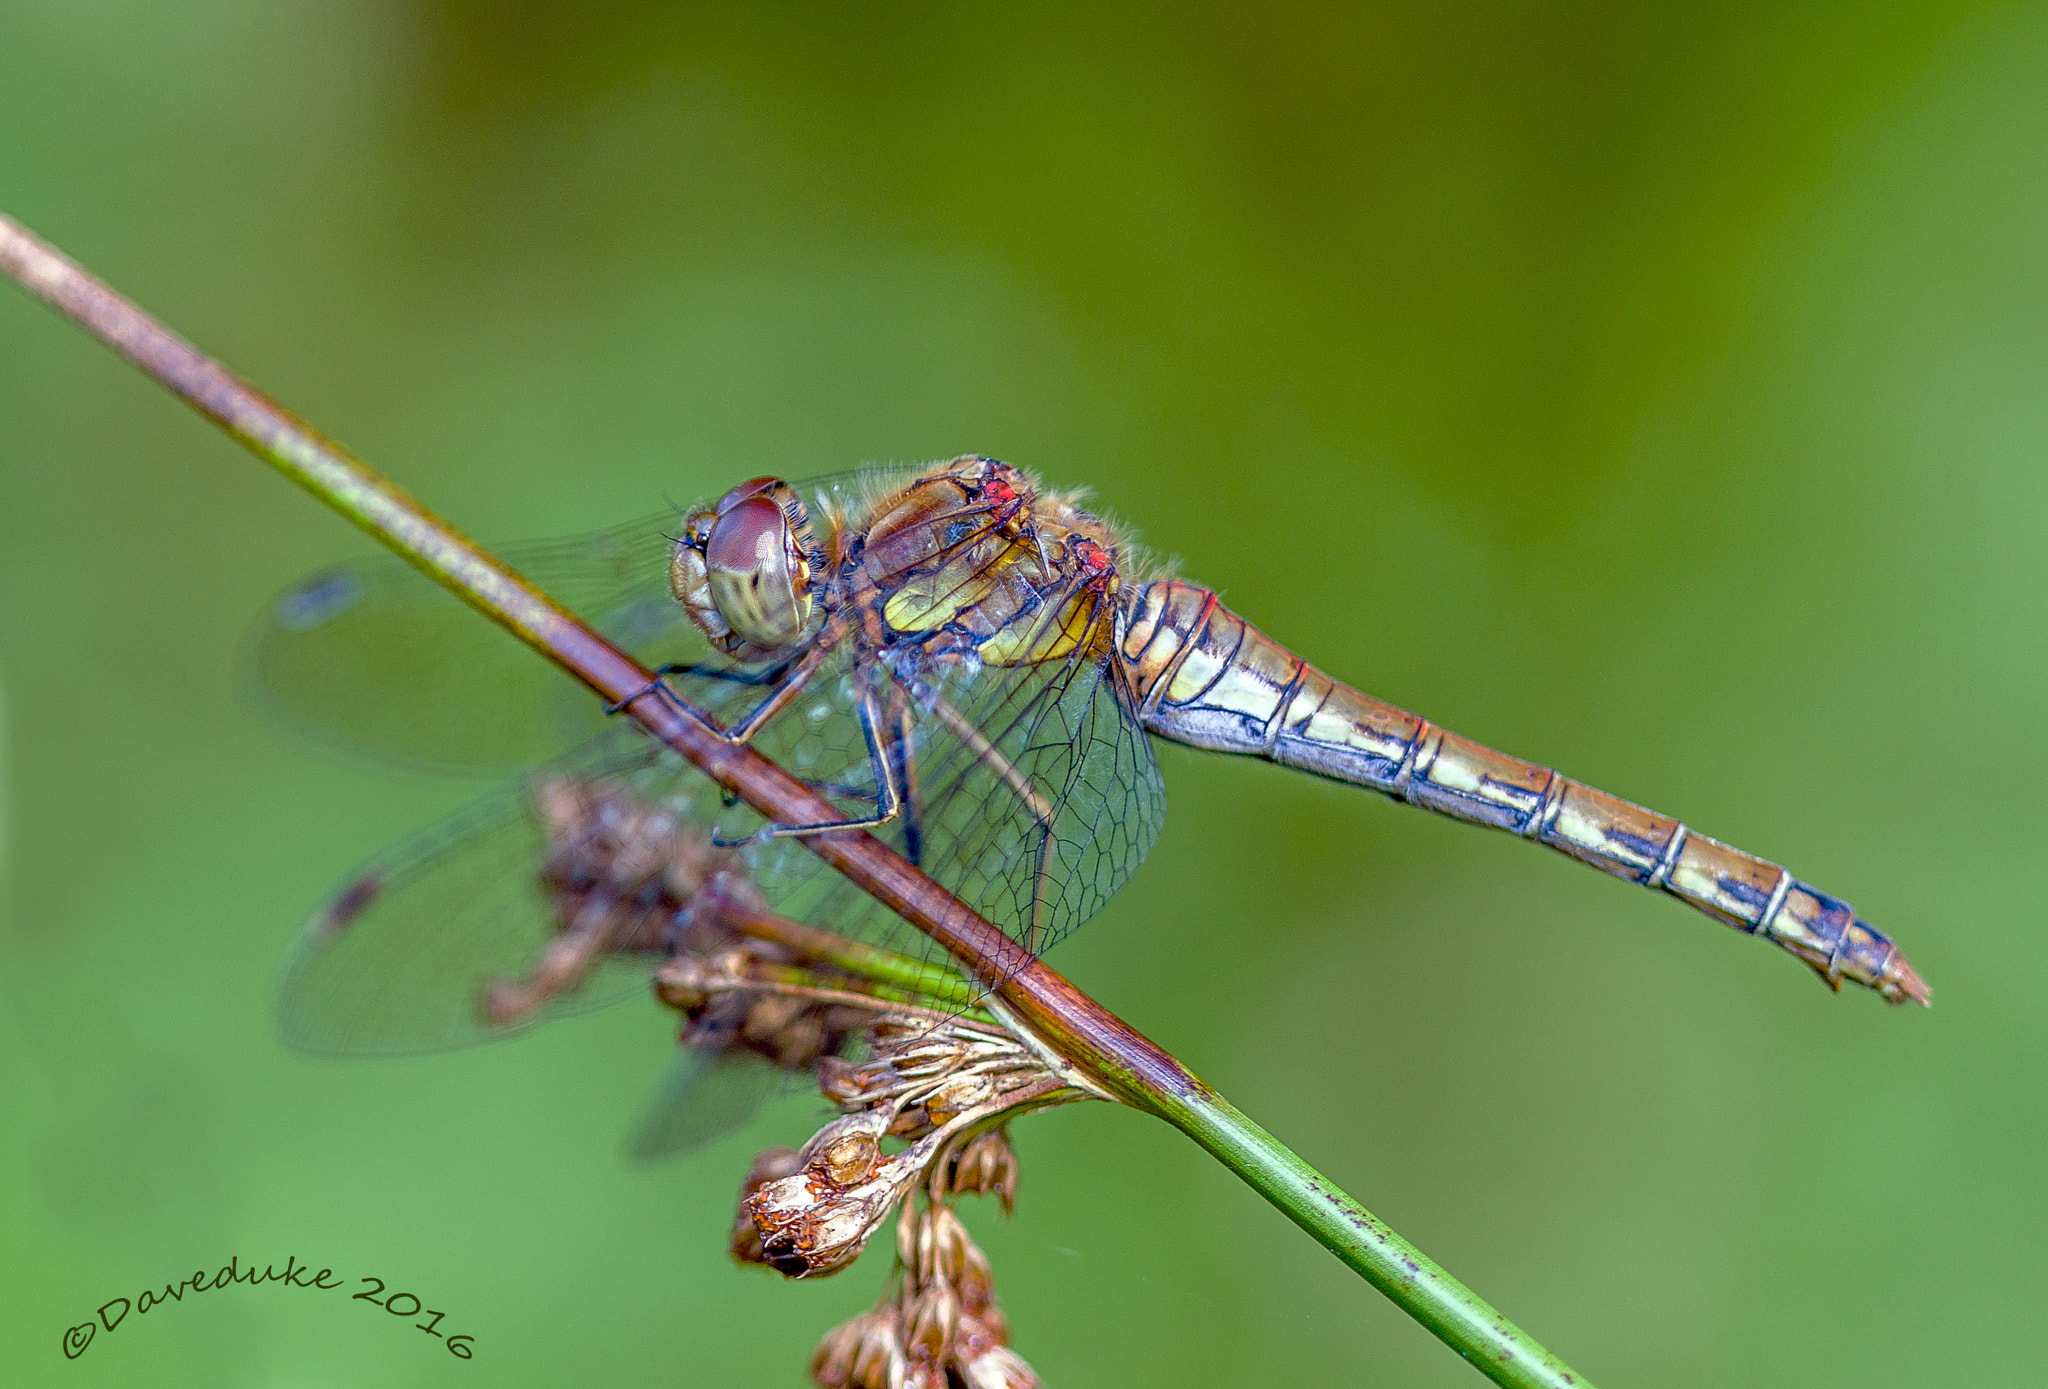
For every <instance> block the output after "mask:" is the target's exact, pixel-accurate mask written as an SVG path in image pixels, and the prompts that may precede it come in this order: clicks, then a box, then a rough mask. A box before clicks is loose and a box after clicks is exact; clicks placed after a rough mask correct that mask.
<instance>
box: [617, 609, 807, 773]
mask: <svg viewBox="0 0 2048 1389" xmlns="http://www.w3.org/2000/svg"><path fill="white" fill-rule="evenodd" d="M839 635H840V630H839V629H835V628H831V627H828V628H826V629H825V630H824V631H822V632H820V633H819V634H818V637H817V639H816V640H815V641H813V642H812V643H811V645H810V647H809V648H808V649H807V650H805V652H804V653H803V655H801V656H799V657H797V659H796V660H794V661H792V662H789V663H787V664H785V665H783V666H781V667H780V668H778V670H776V671H766V672H763V673H762V674H761V675H760V676H757V677H751V678H750V677H748V676H747V675H746V674H745V673H743V672H739V671H728V672H713V671H711V670H709V669H707V668H705V667H702V666H698V665H672V666H663V667H662V668H661V670H660V671H658V672H656V676H655V679H654V680H653V681H652V682H651V683H649V684H648V685H646V686H644V687H642V688H641V689H638V690H635V691H634V692H633V693H632V694H629V695H627V696H626V697H625V698H624V699H621V700H617V701H615V702H613V703H611V704H607V705H605V707H604V709H605V712H606V713H607V714H616V713H618V712H619V711H620V710H622V709H624V708H625V707H626V706H627V705H629V704H631V703H632V702H633V701H634V700H636V699H640V698H642V697H643V696H645V695H650V694H651V695H655V696H657V697H658V698H662V699H666V700H667V701H668V703H669V705H670V706H671V707H672V708H674V709H676V710H677V711H678V712H679V713H681V714H682V715H683V716H684V717H685V718H688V719H689V720H691V721H692V722H693V723H695V724H697V725H698V726H699V727H700V728H702V729H703V730H704V731H705V732H707V733H709V734H710V735H711V736H712V737H714V738H716V739H718V740H719V741H720V742H722V743H732V744H736V745H739V744H745V743H748V742H751V741H752V740H753V737H754V735H755V734H757V733H759V732H760V731H761V729H762V728H763V727H764V726H765V725H766V724H767V722H768V721H769V720H770V719H772V718H774V717H775V716H776V715H777V714H779V713H781V712H782V711H783V710H784V709H786V708H788V707H789V703H790V701H791V700H793V699H795V698H796V697H797V696H798V695H799V694H801V693H802V692H803V690H804V687H805V686H806V685H808V684H809V683H810V679H811V677H812V676H813V675H815V674H817V673H818V667H819V666H820V665H822V664H824V661H825V658H826V657H827V656H829V655H831V654H832V649H833V647H835V646H837V645H838V639H839ZM681 674H691V675H705V674H712V675H714V677H715V678H720V679H730V680H731V682H732V683H734V684H741V685H761V684H767V683H769V681H770V680H774V679H776V677H777V676H779V677H780V678H779V680H777V682H776V684H775V686H774V688H773V689H771V690H770V691H769V692H768V695H767V697H766V698H765V699H763V700H762V701H761V702H760V703H759V704H757V705H755V706H754V707H753V708H752V709H750V710H748V711H747V713H746V714H745V715H744V716H742V717H741V719H740V720H739V722H738V723H735V724H733V725H732V727H730V728H721V727H719V726H718V724H717V723H716V722H714V721H713V720H711V719H709V718H707V717H705V716H704V715H703V714H702V713H700V712H698V711H697V709H696V708H694V707H693V706H692V705H691V704H690V702H689V701H688V700H686V699H684V698H682V697H681V696H680V695H678V694H676V692H675V691H674V690H671V689H670V688H669V687H668V686H667V685H666V684H665V683H663V681H662V679H661V676H662V675H681Z"/></svg>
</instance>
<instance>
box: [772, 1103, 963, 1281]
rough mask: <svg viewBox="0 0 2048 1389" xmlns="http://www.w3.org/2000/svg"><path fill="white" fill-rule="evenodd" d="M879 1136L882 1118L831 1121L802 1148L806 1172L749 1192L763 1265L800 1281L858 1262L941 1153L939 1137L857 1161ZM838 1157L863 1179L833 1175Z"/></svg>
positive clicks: (877, 1145)
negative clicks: (936, 1153)
mask: <svg viewBox="0 0 2048 1389" xmlns="http://www.w3.org/2000/svg"><path fill="white" fill-rule="evenodd" d="M881 1133H882V1116H880V1115H875V1114H851V1115H848V1116H846V1117H845V1118H843V1119H837V1120H834V1121H833V1122H832V1123H830V1124H827V1125H826V1126H825V1127H824V1128H823V1129H820V1130H819V1131H818V1132H817V1133H816V1134H815V1135H813V1136H812V1138H811V1141H810V1142H809V1143H807V1144H805V1145H804V1149H803V1153H802V1156H803V1159H804V1165H803V1167H802V1168H801V1170H799V1171H796V1172H793V1173H791V1174H790V1175H788V1176H785V1177H781V1178H779V1179H777V1180H774V1181H769V1182H764V1183H762V1184H761V1185H760V1186H758V1187H756V1188H754V1189H753V1190H751V1191H749V1192H747V1193H746V1195H745V1196H744V1197H743V1198H742V1199H741V1201H740V1209H741V1211H742V1212H743V1213H745V1214H746V1215H747V1216H748V1217H749V1218H750V1219H751V1220H752V1221H753V1222H754V1224H755V1226H756V1227H758V1229H759V1230H760V1232H761V1252H762V1261H763V1262H765V1263H767V1264H768V1265H769V1266H770V1267H772V1268H775V1269H778V1270H779V1271H781V1272H782V1273H784V1274H785V1275H787V1276H789V1277H791V1278H803V1277H807V1276H811V1275H817V1274H827V1273H837V1272H838V1271H839V1270H840V1269H842V1268H844V1267H846V1266H847V1265H848V1264H850V1263H852V1262H853V1261H854V1259H856V1258H857V1257H859V1255H860V1251H861V1250H862V1249H864V1248H866V1247H867V1242H868V1237H869V1236H870V1235H872V1234H873V1233H874V1232H875V1230H876V1228H877V1227H878V1226H880V1225H881V1223H882V1222H883V1221H884V1220H886V1219H887V1218H888V1216H889V1212H890V1211H891V1210H893V1209H895V1206H896V1203H897V1202H898V1201H899V1200H901V1199H902V1198H903V1195H904V1193H905V1192H907V1191H909V1190H910V1188H911V1187H912V1186H913V1185H915V1184H916V1182H917V1180H918V1178H919V1177H920V1176H922V1175H923V1173H924V1169H925V1166H926V1164H927V1163H929V1162H930V1161H931V1159H932V1155H933V1152H934V1151H935V1149H936V1148H937V1140H936V1139H927V1140H926V1141H924V1142H922V1143H917V1144H913V1145H912V1146H911V1147H909V1148H907V1149H905V1150H904V1151H903V1152H900V1153H898V1154H896V1155H895V1156H894V1157H889V1158H881V1159H880V1160H877V1161H869V1162H865V1163H862V1162H859V1161H858V1160H857V1159H858V1158H859V1157H861V1156H863V1155H865V1154H866V1153H870V1152H878V1151H879V1148H880V1142H881ZM834 1157H838V1158H841V1159H855V1160H852V1161H845V1162H842V1163H840V1164H838V1165H839V1166H840V1170H842V1171H846V1172H854V1171H858V1172H859V1174H860V1175H859V1176H858V1178H857V1179H855V1180H852V1181H841V1180H839V1179H838V1178H837V1177H835V1176H834V1167H835V1163H834V1161H833V1159H834Z"/></svg>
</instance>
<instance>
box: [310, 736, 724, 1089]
mask: <svg viewBox="0 0 2048 1389" xmlns="http://www.w3.org/2000/svg"><path fill="white" fill-rule="evenodd" d="M652 754H653V748H652V745H651V744H649V743H648V742H647V740H646V739H644V738H640V737H638V736H636V735H635V734H634V733H633V732H632V730H630V729H624V728H622V729H620V730H617V731H615V732H614V733H612V734H609V735H607V736H606V737H604V738H602V739H600V740H598V741H596V742H594V743H593V744H591V745H590V746H589V747H587V748H585V749H582V750H580V751H579V752H578V753H577V754H576V755H575V756H573V757H571V758H568V759H563V760H562V761H561V762H559V763H557V764H554V766H553V767H552V768H551V769H550V770H551V771H554V772H557V773H560V774H564V775H575V776H583V777H590V776H625V777H628V778H633V777H638V778H641V779H643V780H644V779H645V778H646V777H647V775H648V773H649V771H650V770H653V764H654V763H655V761H656V759H655V758H654V757H653V755H652ZM657 779H658V780H660V781H662V782H664V783H666V782H671V781H673V774H672V770H671V769H670V768H666V767H663V768H660V769H659V771H658V773H657ZM707 785H708V783H707ZM650 789H655V788H650ZM546 856H547V840H546V835H545V832H544V830H543V829H542V827H541V825H540V823H539V820H538V817H537V816H536V813H535V810H534V807H533V804H532V800H531V796H530V793H529V787H528V784H527V783H524V782H522V783H519V784H517V785H515V786H513V787H511V788H510V789H508V790H505V791H502V792H499V793H496V794H493V795H491V796H488V797H486V798H484V799H483V800H481V801H478V802H477V803H475V804H474V805H472V806H469V807H467V808H466V809H464V810H461V811H458V812H457V813H456V814H454V815H452V816H450V817H449V818H448V819H446V820H443V821H441V822H440V823H439V824H436V825H433V826H431V827H429V828H428V829H426V830H424V831H422V832H421V833H420V834H417V835H415V836H413V837H412V838H410V839H406V840H403V841H401V842H400V843H398V844H396V845H394V846H393V847H392V848H390V849H388V850H386V851H385V852H384V853H382V854H380V855H379V856H378V857H377V858H375V859H373V860H372V861H371V862H370V863H368V864H366V865H364V867H363V868H362V869H361V870H360V871H359V872H358V873H356V874H355V875H354V876H353V877H351V878H350V879H349V881H348V883H347V884H346V885H345V886H344V887H343V888H342V889H341V890H340V891H339V892H337V893H336V894H335V896H334V897H333V898H332V899H331V900H330V901H329V902H328V903H327V904H326V905H325V906H323V907H322V908H321V909H320V910H319V911H318V912H316V913H315V914H314V915H313V917H312V919H311V920H310V921H308V922H307V924H306V926H305V928H304V929H303V931H302V932H301V934H300V937H299V940H298V942H297V943H296V945H295V946H294V948H293V950H292V952H291V954H290V955H289V957H288V958H287V960H286V963H285V970H284V977H283V980H282V982H281V984H280V986H279V993H278V1011H277V1022H278V1029H279V1031H280V1033H281V1034H282V1036H283V1038H284V1040H285V1041H286V1042H287V1043H289V1044H290V1045H291V1046H293V1047H295V1048H297V1049H299V1050H301V1051H307V1052H312V1053H315V1054H320V1055H330V1056H393V1055H406V1054H412V1053H418V1052H428V1051H440V1050H445V1049H448V1048H451V1047H459V1046H467V1045H471V1044H473V1043H477V1042H483V1041H489V1040H492V1039H495V1038H497V1037H502V1036H505V1035H508V1034H509V1033H511V1032H515V1031H518V1030H520V1029H521V1028H523V1027H524V1026H527V1025H530V1024H531V1023H532V1022H534V1021H539V1020H540V1019H542V1018H547V1017H554V1016H559V1015H560V1014H562V1013H565V1012H576V1011H581V1010H583V1009H587V1008H593V1007H598V1006H601V1005H603V1004H605V1003H609V1002H612V1001H614V1000H616V999H618V998H622V997H624V996H625V995H626V994H628V993H631V992H634V991H635V990H636V989H644V987H645V972H644V970H639V969H635V968H633V967H631V966H630V965H628V964H627V963H625V962H623V961H618V960H615V959H614V960H607V961H604V962H602V963H600V964H599V965H598V967H597V968H596V970H594V971H593V972H592V974H591V975H590V976H589V977H587V978H585V979H584V981H583V983H582V985H581V987H580V988H578V989H577V990H576V991H575V992H574V993H572V994H570V995H567V996H565V997H562V998H559V999H556V1000H554V1001H553V1002H552V1003H550V1004H548V1005H547V1006H546V1007H545V1008H543V1009H542V1010H540V1012H538V1013H537V1014H536V1015H535V1016H534V1017H533V1018H531V1019H528V1020H527V1021H526V1022H525V1023H520V1024H514V1025H511V1026H495V1025H492V1024H489V1023H487V1022H485V1021H484V1018H483V1014H482V1010H481V1000H482V994H483V991H484V989H485V988H487V987H488V986H489V985H490V984H491V983H492V982H493V980H495V979H498V978H515V977H518V976H521V975H524V974H526V973H527V972H528V971H529V970H530V969H531V968H532V966H533V964H534V962H535V960H536V959H537V958H538V957H539V956H540V954H541V952H542V951H543V950H544V949H545V948H546V947H547V946H548V944H549V943H550V942H551V941H553V940H554V939H555V938H556V936H557V934H558V930H557V928H558V922H557V920H556V917H555V909H554V907H553V906H552V905H551V901H550V898H549V896H548V894H547V892H546V891H545V889H544V888H543V886H542V882H541V877H540V874H541V869H542V865H543V863H544V861H545V859H546Z"/></svg>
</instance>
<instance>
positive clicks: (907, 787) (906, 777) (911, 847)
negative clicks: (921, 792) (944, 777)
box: [889, 680, 924, 866]
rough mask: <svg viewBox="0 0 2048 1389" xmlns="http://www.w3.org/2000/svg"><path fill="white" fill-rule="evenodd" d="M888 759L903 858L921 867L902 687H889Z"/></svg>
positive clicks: (913, 758)
mask: <svg viewBox="0 0 2048 1389" xmlns="http://www.w3.org/2000/svg"><path fill="white" fill-rule="evenodd" d="M889 722H890V729H889V756H890V757H891V758H892V759H894V761H895V765H896V786H897V788H898V790H900V791H901V792H902V795H903V857H905V858H907V859H909V860H910V861H911V863H912V864H915V865H918V866H922V865H923V863H924V822H923V819H922V817H921V816H920V814H919V812H918V796H917V753H916V745H915V742H914V741H913V738H912V729H913V724H912V722H911V707H910V699H909V697H908V695H907V694H906V692H905V691H904V689H903V686H902V685H900V684H898V683H896V682H895V681H893V680H892V681H891V682H890V683H889Z"/></svg>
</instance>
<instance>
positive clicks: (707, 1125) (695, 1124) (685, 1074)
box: [627, 1007, 808, 1162]
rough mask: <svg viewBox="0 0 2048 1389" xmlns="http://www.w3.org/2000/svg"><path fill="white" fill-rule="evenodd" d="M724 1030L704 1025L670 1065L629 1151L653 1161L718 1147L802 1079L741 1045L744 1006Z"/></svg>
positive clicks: (646, 1110) (737, 1009)
mask: <svg viewBox="0 0 2048 1389" xmlns="http://www.w3.org/2000/svg"><path fill="white" fill-rule="evenodd" d="M728 1011H729V1012H730V1013H731V1015H732V1016H731V1017H730V1018H729V1019H728V1020H727V1025H726V1026H724V1027H717V1026H713V1027H708V1028H704V1027H700V1029H699V1031H698V1035H697V1036H696V1037H694V1038H693V1039H692V1040H690V1041H687V1042H684V1043H683V1044H682V1045H681V1046H680V1047H679V1048H677V1050H676V1055H675V1058H674V1059H673V1060H671V1061H670V1062H669V1066H668V1070H667V1072H666V1073H665V1074H664V1075H663V1076H662V1078H661V1083H660V1084H659V1085H658V1086H657V1087H656V1088H655V1092H654V1094H653V1095H652V1096H650V1097H649V1099H648V1103H647V1108H646V1109H645V1110H644V1111H643V1112H642V1114H641V1116H640V1121H639V1123H638V1124H637V1125H636V1126H635V1127H634V1130H633V1137H632V1141H631V1142H630V1144H629V1145H628V1148H627V1151H628V1153H629V1154H630V1155H631V1156H632V1157H634V1158H637V1159H639V1160H640V1161H642V1162H652V1161H655V1160H657V1159H660V1158H664V1157H669V1156H671V1155H673V1154H676V1153H686V1152H689V1151H690V1150H691V1149H693V1148H701V1147H703V1146H704V1145H705V1144H707V1143H715V1142H717V1141H718V1140H719V1139H721V1138H723V1137H725V1136H726V1135H727V1134H729V1133H731V1132H732V1131H733V1130H734V1129H737V1128H739V1127H740V1126H741V1125H742V1124H745V1123H746V1122H747V1121H748V1120H749V1119H751V1118H753V1117H754V1115H755V1114H757V1113H759V1112H760V1109H761V1106H762V1105H764V1104H766V1103H767V1102H768V1101H769V1100H770V1099H771V1098H773V1097H774V1096H775V1095H777V1094H778V1093H780V1092H781V1091H782V1090H783V1089H785V1088H786V1087H787V1086H789V1085H790V1084H792V1083H794V1082H795V1081H796V1080H798V1079H807V1078H808V1076H806V1077H803V1078H798V1077H792V1076H791V1075H790V1074H789V1073H788V1072H786V1071H783V1070H781V1069H779V1068H778V1067H776V1066H775V1064H774V1063H773V1062H770V1061H769V1060H768V1059H767V1058H765V1057H763V1056H761V1055H760V1054H759V1053H758V1052H753V1051H748V1050H746V1049H745V1048H743V1047H740V1046H737V1045H736V1041H737V1033H738V1030H739V1025H740V1023H741V1021H743V1020H744V1019H745V1016H746V1010H745V1008H744V1007H739V1008H734V1009H729V1010H728Z"/></svg>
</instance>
